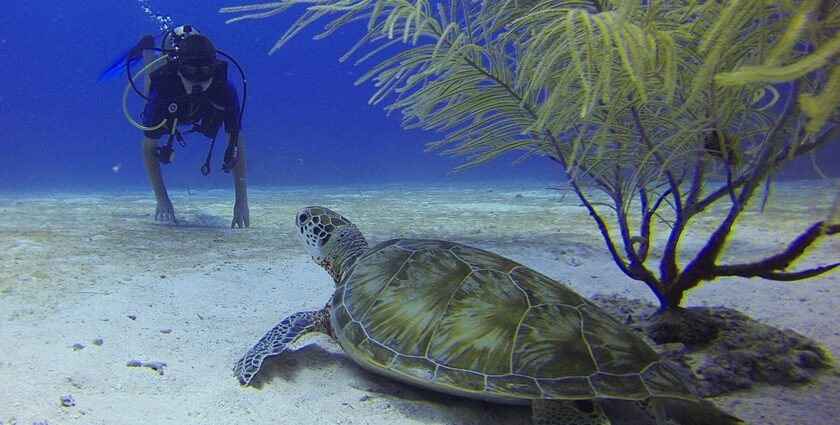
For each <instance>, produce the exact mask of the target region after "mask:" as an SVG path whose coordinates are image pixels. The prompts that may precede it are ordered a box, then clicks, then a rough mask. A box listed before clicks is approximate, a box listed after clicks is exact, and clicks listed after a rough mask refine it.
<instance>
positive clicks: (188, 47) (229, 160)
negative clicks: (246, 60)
mask: <svg viewBox="0 0 840 425" xmlns="http://www.w3.org/2000/svg"><path fill="white" fill-rule="evenodd" d="M158 37H162V42H161V47H160V48H156V47H154V39H155V38H158ZM158 37H152V36H151V35H146V36H144V37H143V38H141V39H140V41H139V42H138V43H137V44H136V45H135V46H134V47H133V48H131V49H130V50H129V51H128V53H127V54H126V55H125V56H124V57H123V58H124V60H123V61H121V62H122V63H120V64H119V65H114V64H112V66H111V67H110V68H109V69H107V70H106V71H105V72H103V75H102V76H100V80H101V79H106V78H107V76H106V74H109V73H111V74H113V73H114V72H115V70H116V72H120V71H121V68H122V67H125V71H126V73H127V75H128V81H129V85H128V86H127V87H126V90H125V93H124V96H123V109H124V112H125V114H126V118H127V119H128V120H129V121H130V122H131V123H132V124H133V125H135V126H136V127H137V128H140V129H142V130H143V145H142V157H143V163H144V165H145V169H146V174H147V175H148V177H149V182H150V183H151V185H152V189H153V191H154V194H155V199H156V201H157V207H156V211H155V220H159V221H172V222H174V223H177V220H176V218H175V209H174V208H173V206H172V201H171V200H170V199H169V195H168V193H167V192H166V187H165V185H164V183H163V177H162V175H161V169H160V164H168V163H170V162H171V161H172V160H173V159H174V155H175V150H174V149H173V147H172V145H173V141H176V140H177V142H178V144H179V145H180V146H184V138H183V134H186V133H193V132H196V133H200V134H202V135H204V136H205V137H207V138H209V139H211V143H210V148H209V151H208V153H207V159H206V161H205V162H204V164H203V165H202V167H201V173H202V174H203V175H207V174H209V172H210V160H211V156H212V153H213V146H214V145H215V142H216V135H217V134H218V132H219V129H220V128H221V126H222V124H224V126H225V133H227V139H228V143H227V149H226V150H225V154H224V160H223V163H222V170H223V171H224V172H226V173H227V172H231V171H233V180H234V191H235V201H234V207H233V220H232V221H231V227H240V228H241V227H249V225H250V214H249V209H248V195H247V188H246V180H245V169H246V161H245V150H244V148H243V144H242V135H241V131H242V126H241V123H242V114H243V112H244V104H245V93H246V87H247V82H246V80H245V74H244V72H243V71H242V68H241V67H240V66H239V64H238V63H237V62H236V60H234V59H233V58H232V57H230V56H229V55H227V54H225V53H224V52H222V51H220V50H216V48H215V46H214V45H213V42H212V41H210V39H209V38H208V37H207V36H205V35H203V34H201V33H200V32H199V31H198V30H197V29H196V28H195V27H192V26H191V25H183V26H181V27H177V28H173V29H167V30H166V31H164V32H163V33H161V34H160V35H159V36H158ZM155 52H160V56H159V57H156V55H155ZM218 55H222V56H224V57H226V58H228V59H230V61H231V62H232V63H233V64H234V65H236V67H237V68H238V69H239V72H240V74H241V75H242V82H243V98H242V106H241V107H240V103H239V99H238V95H237V92H236V88H235V87H234V85H233V84H232V83H231V82H230V81H229V80H228V78H227V70H228V62H227V61H225V60H222V59H219V58H218V57H217V56H218ZM141 58H142V59H144V61H145V63H146V65H145V67H144V68H143V69H142V70H141V71H140V72H139V73H138V74H136V75H132V74H131V65H132V64H133V63H135V62H138V61H139V60H140V59H141ZM121 59H122V58H121ZM118 68H119V69H118ZM142 74H145V75H146V77H145V79H144V81H145V83H144V92H145V93H148V94H145V93H144V92H141V91H140V90H139V89H138V87H137V86H136V85H135V83H134V81H135V79H137V78H138V77H139V76H140V75H142ZM129 88H133V89H134V91H135V92H136V93H137V94H138V95H140V96H141V97H143V98H144V99H145V100H146V106H145V108H144V110H143V113H142V115H141V118H142V124H140V123H137V122H136V121H134V120H133V119H132V118H131V116H130V114H129V113H128V111H127V107H126V98H127V95H128V91H129ZM183 125H191V126H192V128H190V129H189V130H185V131H183V132H182V130H179V126H183ZM164 135H166V136H167V138H166V140H167V141H166V142H165V143H163V144H161V145H158V140H159V139H160V138H161V136H164Z"/></svg>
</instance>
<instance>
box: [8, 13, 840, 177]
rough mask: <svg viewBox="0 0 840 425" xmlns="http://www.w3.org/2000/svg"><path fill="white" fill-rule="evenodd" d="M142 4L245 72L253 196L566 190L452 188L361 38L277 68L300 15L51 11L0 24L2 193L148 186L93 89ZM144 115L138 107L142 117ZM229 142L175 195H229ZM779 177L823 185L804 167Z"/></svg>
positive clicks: (137, 20)
mask: <svg viewBox="0 0 840 425" xmlns="http://www.w3.org/2000/svg"><path fill="white" fill-rule="evenodd" d="M143 3H146V4H148V6H149V7H150V8H151V9H153V10H154V11H156V12H159V13H161V14H162V15H166V16H170V17H171V18H172V20H173V22H174V23H175V24H176V25H180V24H184V23H190V24H193V25H195V26H196V27H197V28H199V29H200V30H201V31H203V32H204V33H205V34H207V35H209V36H210V37H211V38H212V39H213V40H214V42H215V44H216V47H217V48H219V49H220V50H224V51H226V52H228V53H230V54H232V55H233V56H234V57H235V58H236V59H237V60H238V61H239V62H240V63H241V64H242V66H243V67H244V69H245V71H246V73H247V78H248V99H247V106H246V114H245V117H244V120H243V127H244V129H245V131H244V133H243V137H244V140H245V142H246V147H247V150H248V157H249V164H248V177H249V183H250V185H251V186H271V185H306V184H319V185H320V184H327V185H330V184H355V183H365V184H370V183H382V182H389V183H399V182H414V183H417V182H425V181H430V182H453V181H454V182H467V183H469V182H471V181H483V182H485V183H486V182H487V181H489V180H497V179H499V180H510V179H519V180H531V179H533V180H538V181H558V180H561V179H562V172H561V170H560V169H559V168H558V167H557V164H556V163H553V162H552V161H550V160H548V159H546V158H539V157H534V158H529V159H527V160H526V161H524V162H523V163H521V164H518V165H514V164H513V161H514V160H515V159H516V158H517V156H516V155H508V156H505V157H502V158H499V159H496V160H494V161H491V162H490V163H487V164H484V165H482V166H480V167H477V168H473V169H468V170H466V171H463V172H461V173H457V174H454V175H450V174H449V172H450V170H451V169H452V168H453V167H455V166H457V165H460V164H462V163H464V161H465V159H464V158H451V157H447V156H440V155H438V153H423V148H424V145H425V144H426V143H427V142H430V141H433V140H437V139H438V137H439V135H438V134H434V133H431V132H427V131H422V130H411V131H406V130H403V129H402V128H401V127H400V121H401V118H402V117H401V116H400V114H399V113H394V114H392V115H391V116H387V115H386V113H385V112H384V111H383V109H382V106H383V105H369V104H368V99H369V97H370V96H371V95H372V94H373V93H374V91H375V88H374V87H373V86H372V84H370V83H368V84H364V85H362V86H355V85H354V82H355V80H356V79H357V78H358V77H359V76H360V75H362V74H363V73H364V72H365V71H366V70H368V69H369V66H371V65H372V64H373V63H375V62H371V63H366V64H363V65H361V66H354V64H353V63H352V62H353V61H352V60H351V61H348V62H345V63H340V62H339V60H338V59H339V57H340V56H341V55H342V54H344V53H345V52H346V51H347V50H348V49H349V48H350V47H351V46H352V45H353V44H354V43H355V41H356V40H357V39H358V37H359V36H360V35H361V34H362V32H361V30H362V27H361V25H359V26H357V27H352V26H351V27H348V28H346V29H342V30H340V31H338V32H337V33H335V34H333V35H332V36H331V37H328V38H327V39H325V40H320V41H314V40H312V36H313V35H314V34H316V33H317V30H318V29H320V26H318V25H314V26H312V28H308V29H307V30H306V31H303V32H302V33H301V34H300V35H299V36H298V37H297V38H295V39H294V40H292V41H291V42H290V43H289V44H288V45H286V46H284V47H283V48H282V49H281V50H279V51H278V52H277V53H276V54H274V55H272V56H269V55H268V51H269V49H270V48H271V47H272V46H273V45H274V43H275V41H276V40H277V38H278V37H279V36H280V35H281V34H282V33H283V32H284V31H285V29H287V28H288V27H289V26H290V25H291V23H292V22H293V21H294V20H295V19H296V18H297V17H298V16H299V14H300V12H301V11H302V10H303V9H302V8H298V10H297V11H294V10H293V11H290V12H287V13H283V14H280V15H277V16H274V17H271V18H269V19H262V20H251V21H244V22H238V23H233V24H225V22H224V21H225V20H226V19H228V18H230V17H232V16H231V15H223V14H220V13H219V12H218V10H219V9H220V8H221V7H223V6H232V5H237V4H244V3H247V2H237V1H235V0H213V1H205V2H178V1H171V0H170V1H165V0H160V1H153V0H149V1H146V2H141V1H137V0H109V1H104V0H98V1H84V2H67V1H60V0H44V1H39V2H12V3H11V4H10V5H7V6H6V7H4V11H3V13H2V14H0V63H1V64H2V66H0V125H2V134H3V141H2V151H0V189H7V190H9V189H11V190H19V189H47V190H49V189H57V188H62V189H75V190H85V189H92V190H97V189H100V188H121V187H126V188H127V187H130V188H141V187H145V186H147V181H146V177H145V173H144V171H143V166H142V161H141V160H140V140H141V134H140V132H139V130H137V129H135V128H134V127H132V126H131V125H129V123H128V122H127V121H126V120H125V118H124V117H123V113H122V110H121V96H122V91H123V88H124V87H125V83H126V80H125V79H124V78H117V79H114V80H111V81H106V82H97V76H98V75H99V73H100V72H101V71H102V70H103V68H104V67H106V66H107V65H108V64H109V63H110V62H111V61H112V60H114V59H115V58H116V57H117V56H118V55H119V54H120V52H122V51H123V50H125V49H126V48H127V47H129V46H131V45H132V44H133V43H134V42H135V41H136V40H138V39H139V38H140V37H141V36H142V35H143V34H157V33H159V32H160V29H159V25H158V23H156V22H155V21H154V20H152V19H151V18H150V17H149V15H148V14H147V13H146V12H145V11H144V10H143V7H142V6H143ZM232 75H233V80H234V81H236V82H237V83H238V78H236V75H235V73H232ZM142 105H143V104H142V101H141V100H140V99H139V97H136V96H134V95H132V99H131V102H130V109H131V111H132V112H133V113H134V114H135V116H137V115H138V114H139V112H140V110H141V108H142ZM220 139H224V138H223V137H220ZM224 143H225V142H224V140H222V141H221V143H219V144H218V145H217V147H216V151H215V155H214V160H213V163H212V170H213V172H212V173H211V174H210V175H209V176H207V177H204V176H201V175H200V173H199V167H200V166H201V164H202V163H203V160H204V157H205V155H206V154H207V147H208V145H209V140H207V139H206V138H204V137H202V136H198V135H193V136H189V137H188V138H187V146H186V147H185V148H176V150H177V159H176V161H175V162H174V163H172V164H170V165H167V166H164V170H163V173H164V178H165V181H166V183H167V186H168V187H169V188H191V187H218V188H222V187H230V176H228V175H226V174H225V173H223V172H221V171H220V163H221V157H222V153H223V151H224ZM220 145H221V147H219V146H220ZM838 156H840V147H838V146H837V143H835V144H834V146H829V147H827V148H825V149H824V150H823V151H822V152H820V154H819V155H818V158H820V160H821V161H824V162H825V164H823V166H824V167H825V168H826V169H828V170H829V171H836V170H837V165H836V161H832V160H831V158H837V157H838ZM833 174H834V175H836V174H837V173H833ZM782 176H783V177H786V178H815V177H817V176H816V175H815V174H814V172H813V169H812V167H811V164H810V160H809V159H807V158H804V159H802V160H799V161H797V162H796V163H794V164H792V166H791V167H788V169H787V170H785V172H784V173H782Z"/></svg>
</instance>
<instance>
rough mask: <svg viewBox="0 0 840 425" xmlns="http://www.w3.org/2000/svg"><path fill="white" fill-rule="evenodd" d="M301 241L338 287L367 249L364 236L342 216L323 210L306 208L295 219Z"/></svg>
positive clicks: (326, 209)
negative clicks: (344, 275) (345, 274)
mask: <svg viewBox="0 0 840 425" xmlns="http://www.w3.org/2000/svg"><path fill="white" fill-rule="evenodd" d="M295 223H296V224H297V227H298V231H299V232H300V233H299V234H300V240H301V242H303V244H304V245H305V246H306V249H307V250H308V251H309V254H310V255H312V258H313V259H314V260H315V262H316V263H318V264H319V265H321V267H323V268H324V269H326V270H327V272H328V273H329V274H330V276H332V277H333V279H334V280H335V283H336V284H338V283H339V282H340V281H341V277H342V274H343V273H344V272H346V271H347V270H349V269H350V267H351V266H352V265H353V263H354V262H355V261H356V258H358V257H359V255H361V254H362V253H363V252H364V251H365V250H366V249H367V246H368V244H367V241H366V240H365V237H364V236H363V235H362V232H360V231H359V229H358V228H356V225H355V224H353V223H351V222H350V220H348V219H346V218H344V217H343V216H342V215H341V214H339V213H337V212H335V211H333V210H331V209H329V208H324V207H306V208H304V209H302V210H300V211H299V212H298V214H297V217H296V218H295Z"/></svg>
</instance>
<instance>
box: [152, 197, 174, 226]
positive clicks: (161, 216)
mask: <svg viewBox="0 0 840 425" xmlns="http://www.w3.org/2000/svg"><path fill="white" fill-rule="evenodd" d="M155 221H171V222H173V223H175V224H178V220H177V219H175V208H173V207H172V201H170V200H169V198H166V199H161V200H159V201H158V202H157V209H156V210H155Z"/></svg>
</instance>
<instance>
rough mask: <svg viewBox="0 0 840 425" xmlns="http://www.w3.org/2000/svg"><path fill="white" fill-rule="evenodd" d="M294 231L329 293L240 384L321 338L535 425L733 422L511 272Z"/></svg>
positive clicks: (654, 362)
mask: <svg viewBox="0 0 840 425" xmlns="http://www.w3.org/2000/svg"><path fill="white" fill-rule="evenodd" d="M296 220H297V226H298V228H299V231H300V237H301V240H302V241H303V243H304V244H305V245H306V247H307V248H308V250H309V253H310V254H311V255H312V257H313V258H314V259H315V261H316V262H317V263H318V264H320V265H321V266H323V267H324V268H325V269H326V270H327V272H329V274H330V275H331V276H332V277H333V279H334V280H335V283H336V291H335V293H334V295H333V296H332V300H331V301H330V303H328V304H327V306H326V307H325V308H324V309H322V310H318V311H304V312H299V313H295V314H292V315H291V316H289V317H286V318H285V319H283V320H282V321H280V323H278V324H277V325H276V326H275V327H274V328H273V329H271V330H270V331H269V332H268V333H266V334H265V336H263V337H262V338H261V339H260V340H259V342H257V344H256V345H255V346H254V347H253V348H251V349H250V350H249V351H248V352H247V353H246V354H245V355H244V356H243V357H242V358H241V359H240V360H239V361H238V362H237V363H236V365H235V367H234V373H235V375H236V377H237V378H238V379H239V382H240V384H242V385H248V384H249V382H251V379H252V378H253V377H254V375H255V374H256V373H257V372H258V371H259V369H260V365H261V364H262V362H263V360H264V359H265V358H266V357H268V356H274V355H277V354H280V353H282V352H283V351H285V350H286V349H287V348H288V347H289V345H290V344H291V343H293V342H294V341H295V340H296V339H298V338H299V337H300V336H301V335H303V334H306V333H310V332H323V333H326V334H328V335H330V336H332V337H334V338H335V339H337V340H338V343H339V344H340V345H341V347H342V348H343V349H344V351H345V352H346V353H347V354H348V355H349V356H350V357H351V358H352V359H353V360H354V361H355V362H356V363H358V364H359V365H361V366H363V367H365V368H366V369H368V370H370V371H372V372H374V373H377V374H381V375H385V376H388V377H390V378H393V379H395V380H397V381H402V382H405V383H409V384H413V385H418V386H421V387H425V388H428V389H432V390H435V391H441V392H444V393H449V394H454V395H458V396H465V397H470V398H474V399H481V400H486V401H491V402H499V403H510V404H528V403H530V404H532V412H533V417H534V422H535V423H537V424H546V425H548V424H550V425H560V424H609V423H628V422H632V423H658V424H664V423H666V419H665V418H666V417H667V420H668V421H674V422H677V423H680V424H715V425H722V424H736V423H741V422H740V421H739V420H738V419H737V418H735V417H732V416H730V415H728V414H727V413H725V412H723V411H721V410H719V409H717V408H716V407H715V406H714V405H713V404H711V403H709V402H707V401H703V400H702V399H700V398H698V397H697V396H696V395H695V393H694V390H693V387H692V385H691V384H690V382H689V378H687V377H686V376H685V375H684V374H683V373H681V372H680V371H679V369H677V368H676V367H675V366H674V365H672V364H671V363H668V362H667V361H664V360H662V359H661V358H660V357H659V356H658V355H657V354H656V353H655V352H654V351H653V350H652V349H651V348H650V347H649V346H648V345H647V344H646V343H645V342H643V341H642V340H641V339H640V338H639V337H637V336H636V335H635V334H633V332H632V331H631V330H630V329H628V328H627V327H626V326H625V325H622V324H621V323H619V322H617V321H616V320H614V319H613V318H612V317H610V316H609V315H607V314H606V313H604V312H602V311H601V310H600V309H599V308H598V307H596V306H595V305H594V304H592V303H591V302H589V301H587V300H586V299H584V298H583V297H581V296H580V295H578V294H577V293H575V292H574V291H572V290H571V289H569V288H568V287H566V286H565V285H562V284H560V283H558V282H557V281H555V280H552V279H550V278H548V277H546V276H544V275H542V274H540V273H538V272H536V271H534V270H532V269H530V268H528V267H525V266H523V265H522V264H519V263H517V262H515V261H513V260H510V259H507V258H505V257H502V256H500V255H497V254H494V253H492V252H488V251H485V250H481V249H477V248H473V247H469V246H466V245H462V244H459V243H454V242H446V241H439V240H422V239H393V240H389V241H386V242H383V243H380V244H379V245H376V246H374V247H368V243H367V241H366V240H365V238H364V236H362V233H361V232H360V231H359V230H358V229H357V228H356V226H355V225H354V224H352V223H351V222H350V221H349V220H348V219H346V218H344V217H343V216H341V215H340V214H338V213H336V212H334V211H332V210H329V209H327V208H324V207H309V208H304V209H302V210H301V211H300V212H299V213H298V214H297V218H296ZM610 418H612V421H613V422H611V421H610ZM628 418H632V419H628ZM639 421H641V422H639Z"/></svg>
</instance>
